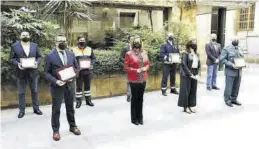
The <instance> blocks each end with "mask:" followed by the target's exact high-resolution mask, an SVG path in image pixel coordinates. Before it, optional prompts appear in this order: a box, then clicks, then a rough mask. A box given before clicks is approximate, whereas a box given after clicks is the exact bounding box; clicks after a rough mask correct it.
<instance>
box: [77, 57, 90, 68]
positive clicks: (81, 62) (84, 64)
mask: <svg viewBox="0 0 259 149" xmlns="http://www.w3.org/2000/svg"><path fill="white" fill-rule="evenodd" d="M79 67H80V69H81V70H82V69H90V67H91V60H90V59H79Z"/></svg>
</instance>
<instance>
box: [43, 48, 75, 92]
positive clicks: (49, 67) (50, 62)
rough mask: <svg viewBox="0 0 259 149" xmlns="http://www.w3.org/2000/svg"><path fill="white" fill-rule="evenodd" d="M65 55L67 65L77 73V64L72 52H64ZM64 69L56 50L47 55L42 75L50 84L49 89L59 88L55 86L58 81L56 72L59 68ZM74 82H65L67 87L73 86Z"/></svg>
mask: <svg viewBox="0 0 259 149" xmlns="http://www.w3.org/2000/svg"><path fill="white" fill-rule="evenodd" d="M65 52H66V55H67V65H72V66H73V67H74V69H75V72H76V73H78V64H77V61H76V58H75V55H74V53H73V52H71V51H69V50H67V49H66V50H65ZM62 67H64V65H63V63H62V61H61V59H60V57H59V54H58V51H57V50H56V49H53V50H52V51H51V52H50V53H48V54H47V55H46V57H45V67H44V74H45V78H46V79H47V80H48V81H49V82H50V85H51V87H59V86H58V85H56V82H57V80H58V76H57V73H56V71H57V70H58V69H59V68H62ZM73 84H74V80H73V81H72V82H67V85H73Z"/></svg>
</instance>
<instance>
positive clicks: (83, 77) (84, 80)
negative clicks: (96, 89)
mask: <svg viewBox="0 0 259 149" xmlns="http://www.w3.org/2000/svg"><path fill="white" fill-rule="evenodd" d="M91 76H92V74H91V73H89V74H83V73H79V76H78V78H77V79H76V100H79V101H81V100H82V97H83V94H84V96H85V97H88V96H91V88H90V87H91ZM83 85H84V92H83Z"/></svg>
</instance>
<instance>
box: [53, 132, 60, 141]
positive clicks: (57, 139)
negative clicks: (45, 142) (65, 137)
mask: <svg viewBox="0 0 259 149" xmlns="http://www.w3.org/2000/svg"><path fill="white" fill-rule="evenodd" d="M52 138H53V140H55V141H59V140H60V134H59V132H53V137H52Z"/></svg>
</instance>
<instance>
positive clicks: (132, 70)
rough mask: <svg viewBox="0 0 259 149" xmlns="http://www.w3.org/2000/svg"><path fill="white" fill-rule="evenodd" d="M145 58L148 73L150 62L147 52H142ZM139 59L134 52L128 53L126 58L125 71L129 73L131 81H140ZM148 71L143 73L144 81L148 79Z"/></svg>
mask: <svg viewBox="0 0 259 149" xmlns="http://www.w3.org/2000/svg"><path fill="white" fill-rule="evenodd" d="M141 54H142V57H143V67H146V68H147V71H148V70H149V60H148V55H147V52H146V51H143V52H141ZM139 68H140V66H139V58H138V56H136V55H135V53H134V51H132V50H131V51H128V52H127V53H126V56H125V62H124V71H126V72H127V73H128V80H129V81H137V80H138V72H137V69H139ZM147 71H145V72H142V74H143V77H144V79H145V80H146V79H147V77H148V74H147Z"/></svg>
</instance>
